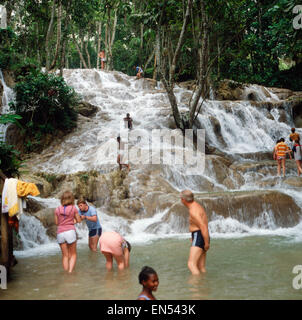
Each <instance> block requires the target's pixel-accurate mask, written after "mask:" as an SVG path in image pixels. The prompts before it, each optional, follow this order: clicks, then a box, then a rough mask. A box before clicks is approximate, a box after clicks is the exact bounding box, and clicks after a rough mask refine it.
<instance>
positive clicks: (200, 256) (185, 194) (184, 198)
mask: <svg viewBox="0 0 302 320" xmlns="http://www.w3.org/2000/svg"><path fill="white" fill-rule="evenodd" d="M180 197H181V202H182V203H183V204H184V205H185V206H186V207H187V208H188V209H189V215H190V217H189V231H190V232H191V233H192V245H191V248H190V255H189V260H188V268H189V270H190V271H191V272H192V274H193V275H199V274H200V272H206V254H207V251H208V250H209V248H210V236H209V230H208V219H207V215H206V212H205V210H204V208H203V207H202V206H201V205H200V204H199V203H197V202H196V201H194V194H193V193H192V192H191V191H189V190H184V191H182V192H181V194H180Z"/></svg>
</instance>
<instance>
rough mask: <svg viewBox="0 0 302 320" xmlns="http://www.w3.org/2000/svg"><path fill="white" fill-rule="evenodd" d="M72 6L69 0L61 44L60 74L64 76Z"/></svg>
mask: <svg viewBox="0 0 302 320" xmlns="http://www.w3.org/2000/svg"><path fill="white" fill-rule="evenodd" d="M70 7H71V0H69V1H68V3H67V7H66V16H65V21H64V31H63V38H62V46H61V57H60V76H61V77H63V68H64V67H65V55H66V44H67V45H68V34H69V32H68V31H69V23H70V16H69V15H70Z"/></svg>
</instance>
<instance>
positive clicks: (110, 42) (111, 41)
mask: <svg viewBox="0 0 302 320" xmlns="http://www.w3.org/2000/svg"><path fill="white" fill-rule="evenodd" d="M116 26H117V9H115V10H114V22H113V28H112V34H110V33H108V35H109V39H108V58H107V70H112V69H113V57H112V47H113V44H114V40H115V32H116Z"/></svg>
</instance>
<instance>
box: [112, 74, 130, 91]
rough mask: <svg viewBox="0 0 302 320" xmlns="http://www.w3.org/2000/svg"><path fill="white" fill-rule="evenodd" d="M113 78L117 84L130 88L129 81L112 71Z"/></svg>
mask: <svg viewBox="0 0 302 320" xmlns="http://www.w3.org/2000/svg"><path fill="white" fill-rule="evenodd" d="M113 76H114V78H115V79H116V80H117V81H118V82H119V83H122V84H124V85H126V86H127V87H130V85H131V83H130V81H128V80H127V79H125V78H123V77H122V75H121V74H120V73H118V72H116V71H114V72H113Z"/></svg>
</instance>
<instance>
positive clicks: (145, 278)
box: [137, 266, 159, 300]
mask: <svg viewBox="0 0 302 320" xmlns="http://www.w3.org/2000/svg"><path fill="white" fill-rule="evenodd" d="M138 281H139V283H140V284H141V285H142V286H143V290H142V292H141V293H140V295H139V296H138V298H137V300H156V298H155V297H154V296H153V294H152V291H156V290H157V287H158V285H159V280H158V276H157V273H156V271H155V270H154V269H152V268H150V267H147V266H145V267H143V269H142V271H141V272H140V274H139V275H138Z"/></svg>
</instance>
